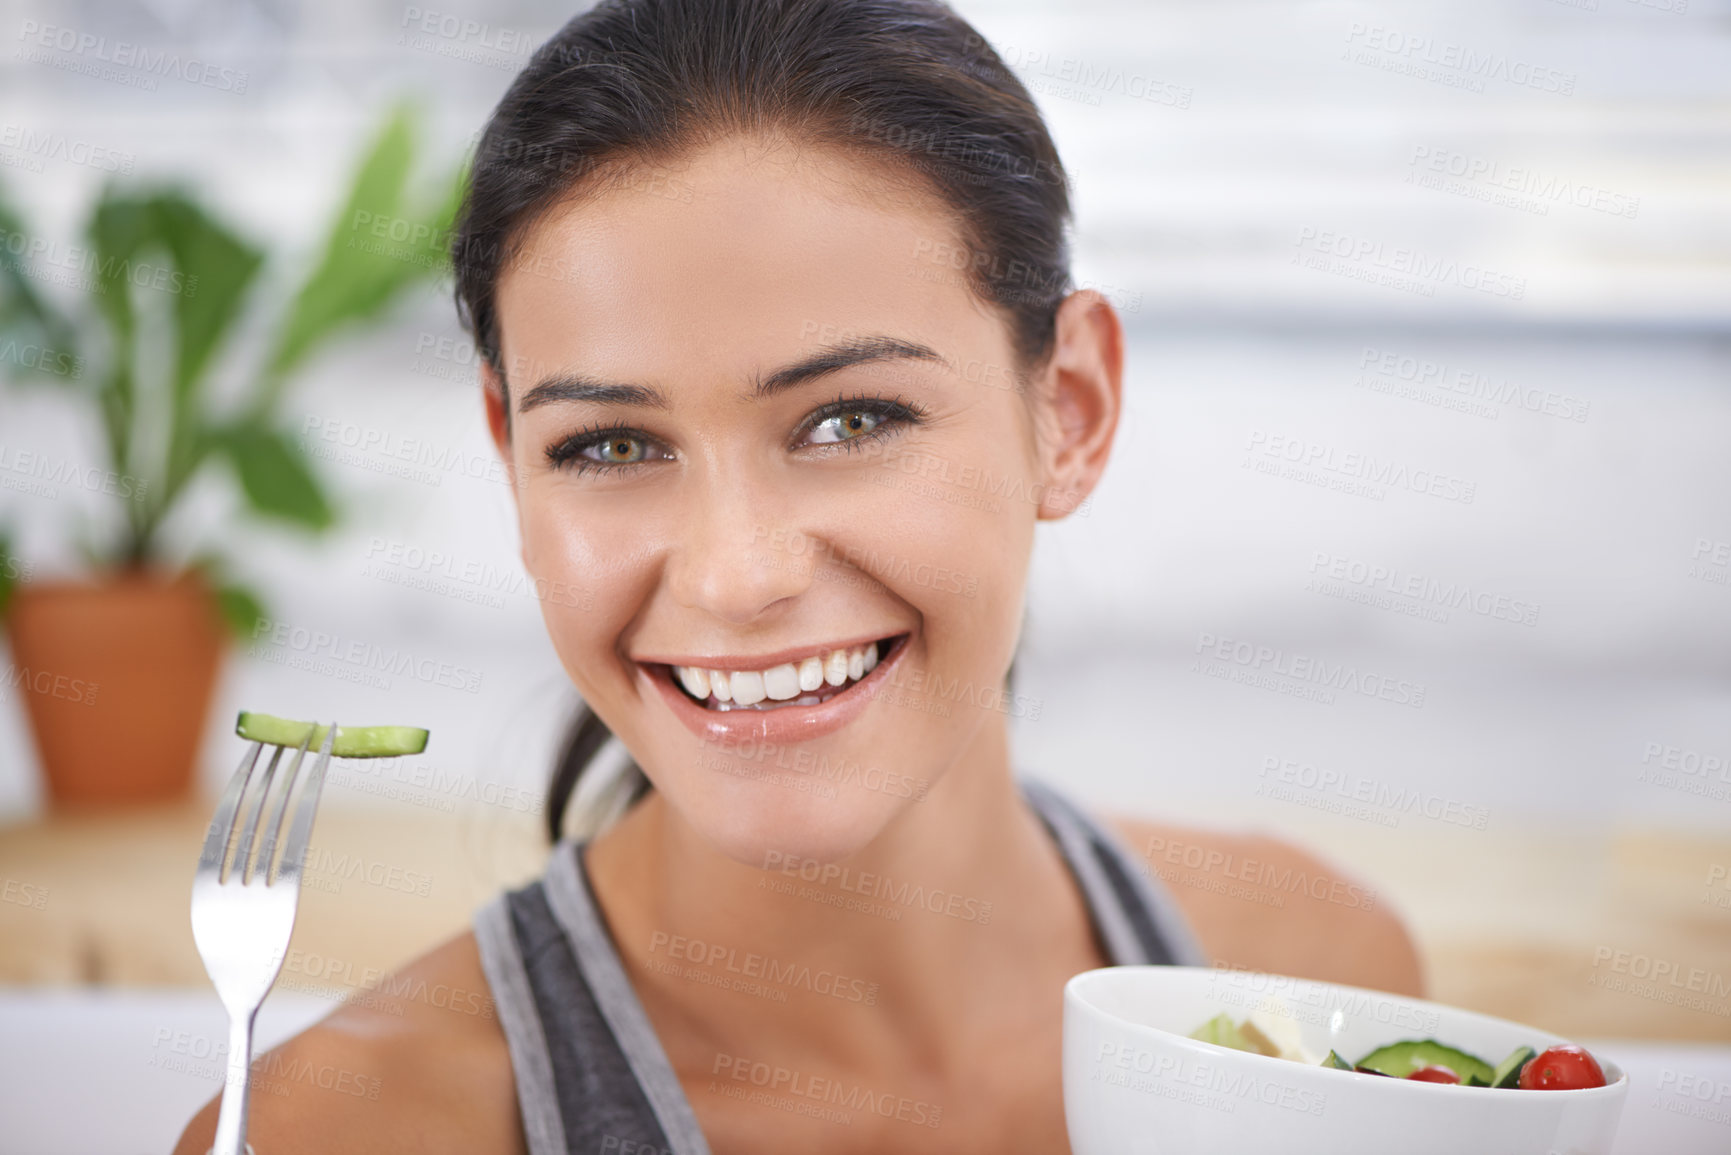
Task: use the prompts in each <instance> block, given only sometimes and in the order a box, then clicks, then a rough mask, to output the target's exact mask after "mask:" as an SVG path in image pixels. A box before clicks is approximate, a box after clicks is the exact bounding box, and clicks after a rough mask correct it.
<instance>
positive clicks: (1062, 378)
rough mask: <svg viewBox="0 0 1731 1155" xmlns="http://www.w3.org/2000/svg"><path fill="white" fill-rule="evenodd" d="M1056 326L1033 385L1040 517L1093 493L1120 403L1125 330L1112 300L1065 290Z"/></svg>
mask: <svg viewBox="0 0 1731 1155" xmlns="http://www.w3.org/2000/svg"><path fill="white" fill-rule="evenodd" d="M1056 330H1057V331H1056V334H1055V336H1054V345H1053V349H1052V356H1051V358H1050V360H1049V361H1048V362H1047V364H1046V368H1045V370H1044V371H1043V372H1042V373H1041V374H1040V376H1039V385H1038V400H1037V404H1038V406H1039V410H1038V412H1039V420H1040V441H1039V444H1040V450H1039V451H1040V457H1041V464H1042V467H1043V468H1042V472H1043V475H1044V481H1045V485H1046V489H1045V492H1044V493H1043V494H1042V496H1041V499H1040V505H1039V509H1038V511H1037V514H1036V516H1038V517H1039V519H1040V520H1042V521H1057V520H1060V519H1062V518H1065V517H1068V516H1069V515H1070V514H1071V513H1073V512H1074V511H1075V510H1076V508H1077V507H1078V506H1080V505H1082V504H1083V503H1084V502H1085V501H1086V500H1087V498H1088V495H1089V494H1091V493H1093V492H1094V487H1095V486H1096V485H1097V484H1099V481H1100V475H1101V474H1102V473H1104V472H1105V470H1106V461H1107V459H1108V458H1109V457H1111V455H1112V438H1113V436H1114V435H1115V434H1116V433H1117V430H1118V414H1119V412H1120V411H1121V410H1122V408H1123V377H1124V328H1123V325H1122V324H1121V323H1120V322H1119V320H1118V312H1117V310H1116V309H1114V308H1112V304H1111V302H1109V301H1108V300H1106V298H1105V297H1104V296H1103V295H1102V294H1100V293H1098V292H1096V291H1095V290H1093V289H1080V290H1078V291H1076V292H1074V293H1071V294H1070V295H1069V296H1068V297H1065V298H1064V300H1063V302H1062V303H1061V304H1059V306H1058V316H1057V324H1056Z"/></svg>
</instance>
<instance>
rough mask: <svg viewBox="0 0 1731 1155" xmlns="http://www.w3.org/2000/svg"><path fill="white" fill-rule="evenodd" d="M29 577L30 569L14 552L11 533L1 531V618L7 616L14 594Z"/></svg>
mask: <svg viewBox="0 0 1731 1155" xmlns="http://www.w3.org/2000/svg"><path fill="white" fill-rule="evenodd" d="M29 577H30V567H29V566H28V565H26V564H25V563H24V562H23V561H22V560H20V559H19V557H18V555H17V554H15V553H13V552H12V534H11V531H9V530H0V618H4V617H5V616H6V607H7V606H9V605H11V603H12V594H13V592H14V591H16V590H17V588H18V586H19V585H20V584H22V583H23V582H24V581H26V580H27V579H28V578H29Z"/></svg>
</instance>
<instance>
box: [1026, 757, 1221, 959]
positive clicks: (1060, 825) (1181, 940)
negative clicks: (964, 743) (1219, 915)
mask: <svg viewBox="0 0 1731 1155" xmlns="http://www.w3.org/2000/svg"><path fill="white" fill-rule="evenodd" d="M1019 785H1020V786H1021V789H1022V796H1023V797H1024V798H1026V799H1027V800H1028V803H1029V805H1031V806H1032V807H1033V808H1034V812H1035V813H1036V814H1038V815H1039V816H1040V818H1041V819H1042V820H1043V821H1044V822H1045V824H1046V828H1047V830H1049V831H1051V834H1052V838H1053V839H1054V840H1055V841H1056V842H1057V843H1058V849H1059V850H1060V851H1062V852H1063V855H1064V858H1065V860H1066V861H1067V862H1068V863H1069V865H1070V872H1071V873H1072V874H1074V875H1075V877H1076V882H1077V884H1078V885H1080V886H1081V888H1082V896H1083V898H1084V899H1085V900H1086V903H1087V906H1088V913H1089V915H1090V917H1091V918H1092V919H1093V920H1094V928H1095V930H1096V931H1097V932H1098V933H1099V936H1100V941H1101V944H1102V945H1103V946H1104V947H1105V948H1106V957H1107V959H1108V961H1109V962H1110V963H1111V964H1112V965H1113V966H1135V965H1148V964H1152V965H1174V966H1207V965H1208V955H1207V953H1206V952H1204V951H1203V950H1202V947H1201V944H1200V943H1199V942H1198V941H1197V939H1196V935H1195V932H1194V931H1192V930H1191V928H1190V923H1189V921H1188V920H1187V919H1186V918H1185V917H1184V914H1183V912H1182V911H1180V910H1179V909H1178V904H1177V902H1176V901H1175V900H1174V899H1173V898H1172V895H1171V893H1170V892H1168V891H1167V889H1166V886H1165V884H1164V883H1162V882H1161V881H1160V880H1159V879H1158V878H1156V877H1155V876H1154V875H1153V873H1152V872H1151V871H1149V870H1148V868H1147V866H1146V865H1145V864H1144V863H1142V862H1141V861H1139V860H1138V859H1136V858H1135V857H1134V856H1132V855H1131V853H1130V852H1129V851H1128V850H1126V849H1125V848H1124V846H1123V844H1122V843H1121V842H1120V841H1119V839H1118V838H1117V837H1116V836H1115V835H1114V834H1112V833H1111V831H1109V830H1107V829H1106V827H1105V826H1104V825H1103V824H1102V823H1100V822H1099V821H1097V820H1095V819H1094V818H1093V817H1091V816H1090V815H1089V814H1088V812H1087V811H1086V810H1084V809H1082V808H1081V807H1080V806H1077V805H1076V804H1075V803H1074V802H1071V801H1070V800H1069V799H1068V798H1066V797H1064V796H1063V795H1062V794H1060V793H1059V792H1058V791H1056V790H1054V789H1053V788H1052V787H1050V786H1048V785H1046V784H1045V783H1043V782H1040V781H1038V780H1037V779H1033V778H1021V779H1020V780H1019Z"/></svg>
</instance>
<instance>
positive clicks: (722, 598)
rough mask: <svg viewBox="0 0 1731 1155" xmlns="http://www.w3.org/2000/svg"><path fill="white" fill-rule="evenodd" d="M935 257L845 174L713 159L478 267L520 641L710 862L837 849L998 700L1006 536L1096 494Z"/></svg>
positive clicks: (855, 167) (948, 229)
mask: <svg viewBox="0 0 1731 1155" xmlns="http://www.w3.org/2000/svg"><path fill="white" fill-rule="evenodd" d="M958 245H959V241H958V234H957V232H956V230H955V228H954V227H953V225H952V224H951V223H950V221H949V219H948V218H947V217H946V215H945V214H944V213H943V211H942V209H941V207H940V206H939V204H938V202H936V201H935V200H932V199H930V198H929V197H928V196H927V195H926V194H924V193H922V192H919V191H917V190H914V189H911V188H908V187H905V186H902V185H898V183H897V182H894V181H891V180H889V179H887V178H886V177H884V176H882V175H880V174H877V173H875V172H874V170H872V169H871V168H869V167H867V166H864V165H862V164H860V163H859V162H858V161H851V160H848V159H845V158H843V157H841V156H839V155H838V154H835V153H831V152H828V151H823V150H819V149H814V148H810V147H803V148H801V147H796V146H793V145H791V144H788V143H786V142H779V143H778V142H775V141H771V140H747V139H744V138H733V139H729V140H726V141H723V142H721V143H720V144H718V145H716V146H713V147H711V148H710V149H708V150H707V151H705V152H703V153H701V154H700V155H698V156H697V157H695V158H694V159H693V160H691V161H689V162H686V163H682V164H681V165H680V167H679V168H678V169H676V170H656V169H639V170H636V171H634V172H632V173H629V174H628V175H627V177H626V179H623V180H621V181H619V182H617V183H616V184H615V185H613V186H611V187H610V188H609V189H608V190H607V191H605V192H602V193H599V194H590V195H587V196H585V197H584V198H582V199H581V200H580V201H579V202H577V203H575V204H573V205H571V206H569V207H567V208H564V209H561V210H558V211H556V212H554V213H553V214H551V215H549V216H548V217H546V218H544V219H543V220H542V221H541V222H539V223H538V225H537V226H536V227H535V228H534V229H532V230H531V231H530V233H529V234H528V235H527V236H526V237H525V239H524V244H523V246H522V248H521V250H520V251H519V252H518V253H517V254H515V255H514V256H513V257H512V259H511V260H510V261H508V262H507V267H506V269H505V271H504V272H503V274H502V275H501V278H500V281H499V284H498V290H497V307H498V316H499V322H500V333H501V347H500V352H501V358H502V361H503V364H504V366H505V375H506V380H507V385H508V393H509V402H508V403H509V405H510V407H511V413H510V429H509V432H508V434H507V433H506V431H505V430H504V421H503V414H502V410H501V408H500V405H501V402H500V400H499V397H498V396H497V394H496V392H494V391H492V390H489V408H490V416H491V419H492V422H493V427H494V432H495V437H496V438H497V439H498V440H499V441H500V449H501V452H502V453H503V454H504V455H505V458H506V460H507V462H508V464H509V466H510V468H511V471H512V474H513V477H514V480H515V483H516V484H515V493H516V500H517V508H518V515H519V522H520V527H521V533H522V542H523V560H524V563H525V565H526V566H527V567H528V570H529V573H530V574H531V575H532V576H533V578H534V579H535V580H536V583H537V588H539V589H541V590H543V591H545V593H546V596H544V598H543V601H542V613H543V616H544V618H545V620H546V623H547V628H548V631H549V633H550V635H551V637H552V640H553V644H554V647H555V648H556V650H557V651H558V653H559V656H560V659H561V661H562V662H563V664H564V666H565V669H566V671H567V672H568V673H569V675H570V676H571V679H572V681H573V682H574V683H575V684H576V686H577V688H578V690H579V691H580V692H581V693H582V695H583V697H584V699H585V700H586V701H587V702H588V703H589V704H590V705H591V706H592V707H593V708H594V709H595V710H597V711H598V712H599V714H600V715H601V717H602V718H603V719H604V720H605V721H606V722H607V724H608V725H609V726H610V727H612V729H613V731H614V732H615V733H616V734H618V735H619V736H620V738H621V739H622V740H623V741H624V743H625V745H626V747H627V748H628V749H629V750H630V751H631V752H632V754H633V755H634V756H635V757H636V759H637V761H638V763H639V764H640V765H641V766H642V767H643V769H644V771H645V772H646V773H647V774H648V775H649V777H650V779H651V780H652V781H653V782H654V784H655V786H656V789H657V790H658V791H660V792H661V794H662V795H663V797H664V799H665V801H666V803H667V805H669V806H670V807H672V808H673V810H674V811H675V812H676V813H677V815H678V816H679V817H680V818H681V819H683V820H684V821H685V822H686V823H688V824H689V825H691V826H692V827H694V828H696V829H697V830H698V831H700V832H701V833H702V834H703V835H704V836H705V837H707V838H708V839H709V840H710V841H711V842H712V843H713V844H714V845H716V846H717V847H719V848H720V849H721V850H723V851H724V852H725V853H727V854H729V855H731V856H732V857H734V858H736V859H737V860H739V861H742V862H750V863H754V864H757V865H761V864H762V862H763V859H764V855H765V854H766V853H767V852H769V851H771V850H775V851H780V852H783V853H793V854H800V855H803V856H806V857H813V858H820V859H823V860H825V861H829V860H833V859H835V858H838V857H842V856H845V855H847V854H850V853H852V852H854V851H856V850H858V849H859V848H861V847H863V846H864V845H865V844H866V843H868V842H870V841H871V840H872V839H873V838H874V837H875V836H876V835H877V833H878V832H879V831H880V830H882V829H883V828H884V826H885V825H886V824H887V823H888V822H890V821H891V820H892V819H893V818H894V817H895V816H896V815H897V814H898V813H899V812H900V811H902V810H903V809H904V808H906V807H909V806H916V805H919V804H920V802H919V799H920V798H921V796H923V795H925V794H926V793H927V792H928V791H931V790H934V789H936V788H937V786H938V784H939V782H940V781H941V780H943V778H944V776H945V774H946V773H947V772H949V771H950V770H951V768H952V767H954V766H956V765H958V764H964V763H966V762H967V760H968V758H969V756H970V752H975V753H977V752H979V751H982V750H986V749H989V748H992V747H993V745H994V744H995V743H1001V741H1002V727H1003V726H1004V723H1005V720H1006V714H1007V712H1008V711H1010V710H1013V709H1015V706H1014V705H1013V704H1010V703H1007V702H1006V700H1005V698H1004V696H1003V691H1002V686H1003V681H1004V675H1005V671H1006V670H1007V668H1008V666H1009V662H1010V659H1011V656H1012V654H1013V652H1014V650H1015V647H1016V640H1017V634H1018V630H1019V627H1020V624H1021V611H1022V602H1023V593H1024V584H1025V580H1026V576H1027V569H1028V559H1029V550H1030V547H1031V544H1032V537H1033V528H1034V523H1035V521H1036V520H1037V518H1038V517H1040V516H1060V515H1061V514H1062V513H1064V512H1067V511H1068V510H1069V509H1071V508H1073V507H1074V506H1075V505H1076V504H1077V503H1078V502H1079V501H1080V500H1081V499H1082V498H1083V497H1084V496H1085V495H1086V490H1087V489H1088V488H1089V487H1091V485H1092V482H1093V478H1094V476H1096V475H1097V472H1098V470H1097V469H1094V470H1092V471H1091V472H1090V471H1089V470H1087V469H1083V470H1082V471H1081V472H1080V473H1078V472H1077V470H1076V468H1075V467H1074V465H1073V464H1072V467H1071V468H1070V469H1068V470H1066V469H1065V468H1064V465H1063V456H1064V455H1063V450H1062V448H1061V446H1060V447H1059V448H1058V449H1057V450H1056V451H1054V448H1053V446H1052V444H1051V442H1053V441H1056V442H1059V443H1062V441H1063V440H1064V438H1063V433H1062V430H1063V429H1064V428H1065V422H1066V417H1065V413H1064V406H1063V405H1062V404H1061V403H1051V402H1048V401H1045V400H1039V401H1034V400H1033V397H1029V398H1024V396H1023V394H1022V392H1021V391H1020V390H1022V389H1023V388H1024V383H1022V382H1019V381H1018V379H1017V376H1016V374H1015V373H1014V372H1013V370H1012V365H1013V357H1012V352H1011V344H1010V339H1009V332H1008V329H1007V326H1006V324H1005V321H1004V320H1003V319H1002V317H1001V316H1000V315H999V314H998V313H996V312H995V311H993V310H991V309H989V308H988V307H986V306H984V305H982V304H981V303H980V302H979V301H978V300H976V299H975V297H974V295H973V294H972V293H971V292H970V291H969V288H968V286H967V284H966V283H965V281H964V279H963V276H962V272H961V270H960V269H959V268H958V267H957V266H958V265H963V266H965V261H966V258H965V257H964V256H962V255H960V250H959V247H958ZM1066 307H1068V305H1067V306H1066ZM1098 309H1104V310H1105V313H1106V315H1107V317H1108V318H1109V320H1108V327H1109V328H1110V329H1111V332H1112V334H1113V335H1114V338H1115V335H1116V327H1115V326H1116V322H1115V320H1110V309H1109V307H1107V306H1104V305H1098V306H1096V310H1098ZM1113 355H1114V356H1115V355H1116V350H1115V348H1114V350H1113ZM1056 360H1057V359H1056V358H1055V359H1054V361H1056ZM1052 372H1054V370H1052V369H1050V368H1048V369H1047V370H1046V373H1047V374H1048V375H1049V374H1050V373H1052ZM1112 377H1113V381H1112V384H1113V387H1114V399H1115V387H1116V365H1115V364H1114V366H1113V374H1112ZM1044 379H1045V378H1044V377H1036V378H1035V379H1034V381H1033V382H1032V383H1028V384H1027V385H1026V389H1027V390H1028V391H1029V392H1030V393H1031V394H1033V395H1034V396H1038V395H1040V394H1041V392H1042V389H1043V388H1044V387H1043V386H1042V385H1041V381H1042V380H1044ZM1031 401H1032V402H1033V403H1032V404H1030V402H1031ZM1115 412H1116V410H1115V405H1114V406H1113V407H1112V413H1113V414H1114V415H1115ZM1048 417H1055V418H1056V424H1054V425H1052V427H1053V428H1054V429H1055V430H1058V433H1057V434H1056V435H1055V437H1053V438H1048V437H1047V436H1046V435H1045V434H1044V432H1043V430H1044V428H1045V426H1046V425H1048V424H1051V422H1049V421H1048V420H1047V418H1048ZM1072 417H1073V415H1072ZM1070 423H1071V424H1072V425H1073V424H1074V420H1073V419H1072V420H1071V421H1070ZM1109 425H1110V422H1108V426H1109ZM1106 439H1107V441H1108V442H1109V439H1110V428H1109V427H1108V428H1107V430H1106ZM1099 461H1100V464H1103V462H1104V451H1103V450H1102V451H1101V452H1100V454H1099ZM874 647H875V649H876V651H877V652H876V653H875V654H872V653H870V652H869V648H874ZM838 655H839V656H838ZM873 660H875V661H876V665H875V667H874V668H872V669H870V670H869V672H868V671H866V670H865V667H866V666H868V665H871V663H872V661H873ZM850 664H851V667H852V668H851V669H849V668H848V667H849V666H850ZM682 671H683V672H682ZM697 671H702V673H698V672H697ZM717 674H719V675H720V676H719V677H717ZM862 675H863V676H862ZM814 686H815V688H814ZM699 695H702V696H703V697H704V700H703V701H701V702H700V701H699V700H698V696H699ZM724 695H725V696H726V697H728V698H729V699H731V700H729V701H722V697H723V696H724Z"/></svg>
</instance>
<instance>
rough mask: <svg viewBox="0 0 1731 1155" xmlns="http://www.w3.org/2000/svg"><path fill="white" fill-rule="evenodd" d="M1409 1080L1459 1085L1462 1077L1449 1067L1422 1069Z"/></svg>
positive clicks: (1411, 1075) (1410, 1076)
mask: <svg viewBox="0 0 1731 1155" xmlns="http://www.w3.org/2000/svg"><path fill="white" fill-rule="evenodd" d="M1407 1078H1409V1079H1416V1080H1418V1081H1419V1082H1421V1083H1458V1082H1460V1081H1461V1077H1460V1076H1459V1075H1457V1074H1455V1073H1454V1072H1453V1071H1452V1070H1450V1069H1449V1068H1447V1067H1420V1068H1419V1069H1418V1070H1416V1071H1414V1072H1413V1073H1412V1074H1410V1075H1408V1076H1407Z"/></svg>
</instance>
